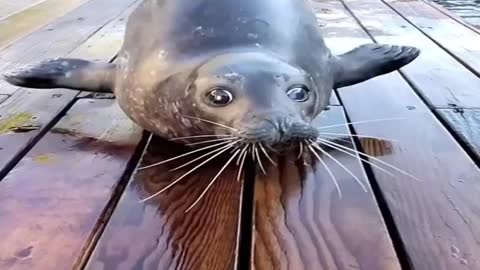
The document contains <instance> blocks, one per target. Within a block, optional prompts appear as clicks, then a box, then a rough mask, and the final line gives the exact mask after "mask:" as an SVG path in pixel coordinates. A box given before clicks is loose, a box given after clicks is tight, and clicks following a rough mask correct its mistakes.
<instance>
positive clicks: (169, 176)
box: [86, 137, 243, 270]
mask: <svg viewBox="0 0 480 270" xmlns="http://www.w3.org/2000/svg"><path fill="white" fill-rule="evenodd" d="M181 150H183V151H181ZM179 153H185V149H180V148H179V147H176V146H174V145H172V144H171V143H167V142H165V141H162V140H160V139H157V138H156V137H155V138H154V139H153V140H152V142H151V143H150V144H149V146H148V150H147V151H146V153H145V154H144V157H143V161H142V163H141V166H145V165H150V164H154V163H156V162H160V161H163V160H166V159H167V158H170V157H173V156H175V155H178V154H179ZM199 156H200V155H199ZM191 159H193V158H184V159H182V160H181V161H176V162H171V163H166V164H163V165H160V166H157V167H151V168H149V169H145V170H140V171H138V172H137V173H136V174H135V176H134V177H133V179H132V181H131V183H130V184H129V186H128V187H127V189H126V191H125V192H124V194H123V196H122V198H121V199H120V201H119V204H118V206H117V208H116V209H115V211H114V213H113V215H112V217H111V219H110V222H109V223H108V225H107V227H106V229H105V231H104V233H103V235H102V237H101V239H100V241H99V243H98V244H97V246H96V248H95V250H94V252H93V254H92V257H91V259H90V261H89V263H88V264H87V267H86V269H92V270H93V269H116V270H121V269H126V270H130V269H145V270H147V269H158V270H160V269H161V270H168V269H177V270H180V269H188V270H198V269H205V270H214V269H219V270H220V269H221V270H227V269H236V254H237V249H238V236H239V233H240V232H239V230H240V228H239V225H240V218H239V216H240V204H241V196H242V182H243V181H240V182H238V181H236V179H235V178H236V174H237V168H236V166H234V165H230V166H228V167H227V168H226V170H225V171H224V172H223V173H222V174H221V175H220V177H219V178H218V180H217V182H216V183H215V184H214V185H213V186H212V187H211V189H210V190H209V191H208V192H207V193H206V195H205V197H204V198H203V199H202V200H201V201H200V202H199V203H198V204H197V205H196V206H195V207H194V208H192V209H191V210H190V211H189V212H187V213H185V211H186V209H187V208H188V207H189V206H190V205H191V204H192V203H193V202H194V201H195V200H196V199H197V198H198V197H199V196H200V194H201V193H202V192H203V191H204V190H205V188H206V187H207V185H208V184H209V183H210V181H211V180H212V178H213V177H214V176H215V175H216V174H217V172H219V170H220V169H221V168H222V167H223V165H224V164H225V162H226V161H227V160H228V157H227V156H225V157H221V158H218V159H214V160H212V161H211V162H209V163H207V164H206V165H205V166H204V167H202V168H200V169H199V170H197V171H196V172H194V173H192V174H190V175H188V176H187V177H185V178H183V179H182V180H181V181H180V182H179V183H177V184H176V185H175V186H173V187H172V188H171V189H169V190H168V191H166V192H165V193H162V194H160V195H158V196H156V197H153V198H152V199H151V200H149V201H146V202H141V201H140V200H142V199H144V198H147V197H148V196H150V195H152V194H154V193H155V192H157V191H159V190H161V189H162V188H164V187H166V186H167V185H168V184H170V183H171V182H172V181H174V180H175V179H177V178H178V177H180V176H181V175H183V174H184V173H186V172H187V171H189V170H191V169H192V168H194V166H196V165H197V164H200V162H196V163H194V164H192V165H189V166H186V167H184V168H182V169H179V170H176V171H172V172H171V171H170V170H171V169H173V168H175V167H176V166H179V165H181V164H184V163H185V162H186V161H189V160H191Z"/></svg>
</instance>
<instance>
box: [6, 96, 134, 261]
mask: <svg viewBox="0 0 480 270" xmlns="http://www.w3.org/2000/svg"><path fill="white" fill-rule="evenodd" d="M141 136H142V130H141V129H140V128H138V127H137V126H136V125H134V124H133V123H132V122H131V121H130V120H129V119H128V118H127V116H126V115H125V114H123V112H122V111H121V110H120V109H119V108H118V106H116V103H114V102H113V101H112V100H88V99H83V100H80V101H78V102H77V103H76V104H75V106H73V108H72V109H71V110H70V111H69V112H68V114H67V115H66V116H65V117H64V118H63V119H62V121H61V122H59V123H58V124H57V125H56V126H55V127H54V128H53V129H52V130H51V131H50V132H49V133H47V134H46V135H45V136H44V137H43V138H42V140H41V141H40V142H39V143H38V144H37V145H35V147H34V148H33V149H32V150H31V151H30V152H28V154H27V155H26V156H25V157H24V158H23V159H22V160H21V162H20V163H19V164H18V165H17V166H16V167H15V168H14V169H13V170H12V171H11V172H10V173H9V174H8V175H7V176H6V177H5V178H4V179H3V180H2V181H1V182H0V220H1V222H0V235H1V237H2V241H0V269H5V270H7V269H8V270H20V269H28V270H51V269H72V268H73V266H74V265H75V264H76V263H77V261H78V260H80V257H81V256H82V253H83V251H84V249H85V248H87V247H88V244H89V239H90V238H91V237H92V236H93V235H94V233H95V229H96V227H97V225H98V223H100V222H101V218H102V213H103V212H104V209H105V208H106V207H107V204H108V202H109V201H110V198H111V196H112V195H113V193H114V192H115V188H116V186H117V185H118V184H119V182H120V180H121V178H122V175H123V174H124V171H125V168H126V165H127V163H128V162H129V159H130V158H131V157H132V155H133V153H134V151H135V149H136V145H137V143H138V142H139V141H140V139H141Z"/></svg>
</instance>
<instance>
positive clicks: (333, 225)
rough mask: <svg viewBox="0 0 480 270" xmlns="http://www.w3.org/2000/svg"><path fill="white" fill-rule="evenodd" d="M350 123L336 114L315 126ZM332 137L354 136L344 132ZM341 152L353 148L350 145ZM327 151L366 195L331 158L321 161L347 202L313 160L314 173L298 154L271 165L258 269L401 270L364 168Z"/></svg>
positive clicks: (259, 213)
mask: <svg viewBox="0 0 480 270" xmlns="http://www.w3.org/2000/svg"><path fill="white" fill-rule="evenodd" d="M344 123H345V118H344V113H343V108H342V107H339V106H336V107H335V106H333V107H331V109H330V110H329V111H327V112H326V113H325V114H323V115H322V116H321V117H319V118H318V119H317V120H316V123H315V124H316V125H317V126H330V125H339V124H340V125H341V124H344ZM328 132H330V133H343V134H348V133H349V132H348V130H347V129H346V126H345V125H344V126H339V127H335V128H331V129H328ZM330 136H331V135H330ZM333 137H337V138H342V137H343V138H346V139H348V138H349V137H348V136H333ZM342 145H344V146H346V147H353V145H352V142H351V141H348V142H346V143H343V144H342ZM325 150H326V151H327V153H329V155H330V156H332V157H333V158H335V159H337V160H338V161H339V162H340V163H341V164H343V165H344V166H345V167H347V168H348V169H349V170H350V171H351V172H352V173H353V174H354V175H356V176H357V177H358V178H359V179H360V180H361V181H362V182H363V183H364V185H365V186H367V190H368V193H367V192H365V191H364V190H363V189H362V187H361V186H360V185H359V184H358V183H356V181H355V178H354V177H352V176H351V175H350V174H349V173H348V172H347V171H346V170H344V169H343V168H342V167H341V166H340V165H338V164H337V163H336V162H334V161H333V160H332V159H331V158H330V157H328V156H327V155H325V154H324V155H322V154H321V153H320V156H321V157H322V158H323V159H324V162H325V163H326V165H327V166H328V167H329V169H330V170H331V171H332V173H333V175H334V176H335V177H336V179H337V181H338V183H339V187H340V190H341V192H342V197H341V198H340V197H339V195H338V193H337V189H336V188H335V185H334V184H333V181H332V179H331V177H330V175H329V174H328V172H327V170H326V169H325V168H324V167H323V165H322V163H320V162H316V163H312V162H311V160H310V159H309V158H306V162H307V163H308V164H310V165H304V164H302V162H299V161H297V162H295V161H296V157H297V154H296V153H295V154H294V155H290V156H289V157H288V158H281V159H279V160H278V159H277V164H278V166H277V167H274V166H273V165H271V164H268V169H267V172H268V176H264V175H259V176H258V178H257V179H256V185H255V237H254V239H255V245H254V269H256V270H274V269H275V270H276V269H287V267H288V269H296V270H297V269H298V270H302V269H312V270H321V269H325V270H327V269H328V270H334V269H345V270H346V269H369V270H390V269H391V270H393V269H395V270H399V269H400V265H399V262H398V259H397V256H396V254H395V251H394V248H393V246H392V242H391V239H390V237H389V235H388V232H387V229H386V227H385V224H384V221H383V218H382V216H381V213H380V211H379V209H378V206H377V203H376V201H375V198H374V194H373V192H372V190H371V189H370V188H369V185H368V180H367V178H366V176H365V173H364V171H363V169H362V167H361V165H360V163H359V160H358V159H357V158H354V157H352V156H349V155H346V154H344V153H341V152H340V151H334V150H332V149H329V148H325ZM306 157H308V155H306ZM266 162H267V161H266Z"/></svg>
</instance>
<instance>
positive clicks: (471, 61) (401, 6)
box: [385, 0, 480, 77]
mask: <svg viewBox="0 0 480 270" xmlns="http://www.w3.org/2000/svg"><path fill="white" fill-rule="evenodd" d="M385 2H386V3H388V4H389V5H390V6H391V7H392V8H393V9H394V10H396V11H397V12H398V13H400V14H401V15H402V16H404V17H405V18H406V19H407V20H408V21H409V22H410V23H412V24H413V25H415V26H416V27H417V28H418V29H420V31H422V32H423V33H424V34H425V35H427V36H428V37H430V38H431V39H432V40H434V41H435V42H436V43H437V44H439V45H440V46H442V47H443V48H444V49H446V50H447V51H448V52H450V53H451V54H452V55H454V56H455V57H456V58H457V59H458V60H459V61H460V62H461V63H463V64H464V65H465V66H467V67H468V68H469V69H470V70H471V71H472V72H474V73H475V74H476V75H477V76H479V77H480V46H479V45H478V44H480V34H479V33H477V32H474V31H472V30H471V29H470V28H467V27H465V26H464V25H462V24H460V23H458V22H457V21H455V20H454V19H452V18H451V17H449V16H447V15H445V14H444V13H442V12H440V11H439V10H437V9H435V8H433V7H432V6H430V5H429V4H427V3H425V2H423V1H409V2H402V1H395V0H385Z"/></svg>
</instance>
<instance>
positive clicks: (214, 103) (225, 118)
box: [182, 53, 326, 147]
mask: <svg viewBox="0 0 480 270" xmlns="http://www.w3.org/2000/svg"><path fill="white" fill-rule="evenodd" d="M195 73H196V76H195V77H191V79H192V81H191V82H190V83H189V85H188V87H189V88H190V89H189V91H190V92H191V93H192V95H193V96H192V97H193V99H194V102H195V104H196V106H195V107H196V108H197V110H196V116H197V117H198V118H201V119H206V120H208V121H211V122H215V123H217V124H218V125H214V124H211V123H207V122H205V121H203V123H201V122H202V121H201V120H199V121H198V122H196V123H195V125H196V126H200V127H202V128H201V129H203V130H202V132H201V133H202V134H209V133H210V134H211V133H212V129H215V134H226V133H227V134H232V135H234V136H236V137H238V138H239V139H243V140H244V141H245V142H248V143H261V144H263V145H266V146H270V147H275V146H280V145H284V144H291V143H292V142H295V141H305V140H315V138H316V137H317V135H318V132H317V130H316V129H315V128H313V126H312V125H311V124H310V122H311V120H313V118H315V116H316V115H317V114H318V112H319V111H321V110H323V108H322V106H325V105H323V104H326V102H324V101H325V99H326V97H325V96H324V95H322V94H321V92H319V91H318V89H317V86H316V85H315V84H314V82H313V80H312V78H311V76H310V75H309V74H308V73H306V72H305V71H304V70H302V69H301V68H299V67H296V66H294V65H291V64H289V63H287V62H285V61H282V60H280V59H279V58H277V57H275V56H274V55H270V54H264V53H232V54H223V55H219V56H216V57H213V58H211V59H209V60H208V61H207V62H205V63H203V64H202V65H201V66H199V67H198V68H197V69H196V72H195ZM222 126H228V127H229V128H225V127H222ZM182 133H184V134H185V133H187V132H182Z"/></svg>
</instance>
